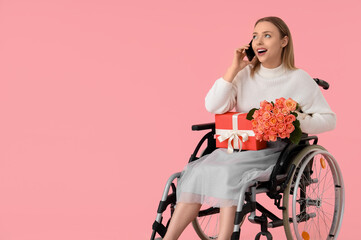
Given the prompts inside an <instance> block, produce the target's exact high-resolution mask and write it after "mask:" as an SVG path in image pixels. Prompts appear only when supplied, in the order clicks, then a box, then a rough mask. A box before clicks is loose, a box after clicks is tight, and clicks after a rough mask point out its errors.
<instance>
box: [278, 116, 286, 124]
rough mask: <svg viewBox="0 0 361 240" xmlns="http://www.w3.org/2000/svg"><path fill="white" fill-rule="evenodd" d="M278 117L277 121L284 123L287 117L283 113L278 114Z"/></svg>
mask: <svg viewBox="0 0 361 240" xmlns="http://www.w3.org/2000/svg"><path fill="white" fill-rule="evenodd" d="M276 118H277V122H279V123H283V122H284V121H285V117H284V116H283V114H278V115H277V116H276Z"/></svg>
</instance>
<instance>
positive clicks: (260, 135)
mask: <svg viewBox="0 0 361 240" xmlns="http://www.w3.org/2000/svg"><path fill="white" fill-rule="evenodd" d="M256 140H258V141H262V140H263V136H262V134H260V133H257V134H256Z"/></svg>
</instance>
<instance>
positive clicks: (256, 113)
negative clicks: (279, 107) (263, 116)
mask: <svg viewBox="0 0 361 240" xmlns="http://www.w3.org/2000/svg"><path fill="white" fill-rule="evenodd" d="M258 116H259V114H258V110H256V111H254V113H253V115H252V117H253V118H257V117H258Z"/></svg>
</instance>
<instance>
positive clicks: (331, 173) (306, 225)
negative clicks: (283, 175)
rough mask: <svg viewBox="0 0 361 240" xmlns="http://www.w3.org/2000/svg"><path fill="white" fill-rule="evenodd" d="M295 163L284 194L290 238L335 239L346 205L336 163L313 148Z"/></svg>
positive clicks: (286, 221) (323, 151) (284, 216)
mask: <svg viewBox="0 0 361 240" xmlns="http://www.w3.org/2000/svg"><path fill="white" fill-rule="evenodd" d="M292 164H294V166H295V167H296V168H295V171H294V172H293V175H292V176H291V178H290V179H291V180H290V182H289V184H288V186H287V188H286V189H285V191H284V193H283V206H284V207H285V210H283V224H284V229H285V233H286V236H287V239H305V240H308V239H336V238H337V236H338V233H339V230H340V227H341V222H342V216H343V211H344V204H345V201H344V185H343V180H342V175H341V171H340V169H339V166H338V164H337V162H336V160H335V159H334V157H333V156H332V155H331V154H330V153H328V152H327V151H326V150H325V149H324V148H323V147H321V146H318V145H311V146H307V147H305V148H304V149H303V150H302V151H300V153H298V154H297V155H296V157H295V158H294V159H293V162H292ZM292 164H291V165H290V166H292Z"/></svg>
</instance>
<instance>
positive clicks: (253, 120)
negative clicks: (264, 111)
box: [251, 119, 258, 128]
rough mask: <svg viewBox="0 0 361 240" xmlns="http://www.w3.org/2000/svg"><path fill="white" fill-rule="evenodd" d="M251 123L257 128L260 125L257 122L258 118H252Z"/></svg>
mask: <svg viewBox="0 0 361 240" xmlns="http://www.w3.org/2000/svg"><path fill="white" fill-rule="evenodd" d="M251 123H252V127H253V128H255V127H257V126H258V122H257V120H256V119H252V120H251Z"/></svg>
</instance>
